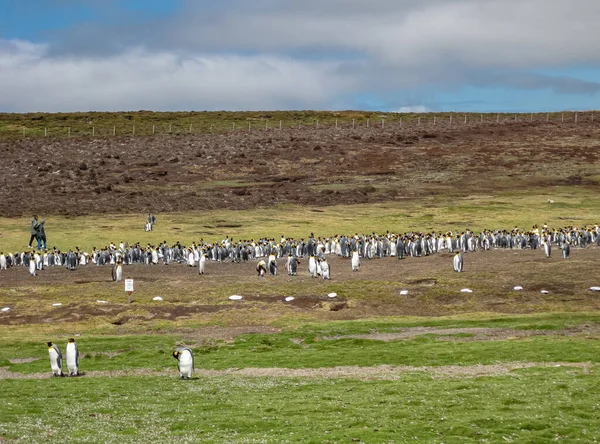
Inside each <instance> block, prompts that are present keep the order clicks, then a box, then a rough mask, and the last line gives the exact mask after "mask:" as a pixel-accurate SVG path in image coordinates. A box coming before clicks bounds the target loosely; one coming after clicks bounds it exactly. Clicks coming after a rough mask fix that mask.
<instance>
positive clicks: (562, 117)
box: [561, 113, 565, 122]
mask: <svg viewBox="0 0 600 444" xmlns="http://www.w3.org/2000/svg"><path fill="white" fill-rule="evenodd" d="M561 121H563V122H564V121H565V113H562V115H561Z"/></svg>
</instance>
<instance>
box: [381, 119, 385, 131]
mask: <svg viewBox="0 0 600 444" xmlns="http://www.w3.org/2000/svg"><path fill="white" fill-rule="evenodd" d="M384 126H385V119H381V129H383V127H384Z"/></svg>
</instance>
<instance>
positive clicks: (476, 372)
mask: <svg viewBox="0 0 600 444" xmlns="http://www.w3.org/2000/svg"><path fill="white" fill-rule="evenodd" d="M533 367H539V368H547V367H569V368H580V369H584V370H586V371H588V370H590V369H591V368H593V367H594V364H592V363H588V362H510V363H503V364H490V365H466V366H461V365H440V366H422V367H416V366H408V365H407V366H404V365H402V366H392V365H379V366H375V367H356V366H346V367H331V368H301V369H290V368H242V369H237V368H233V369H227V370H207V369H197V370H196V371H195V377H223V376H241V377H247V378H255V377H271V378H273V377H274V378H318V379H329V378H348V379H361V380H373V379H381V380H391V379H399V378H400V377H402V375H405V374H408V373H417V372H419V373H420V372H425V373H430V374H431V376H432V377H434V378H441V377H458V378H464V377H479V376H501V375H507V374H510V373H511V372H513V371H514V370H521V369H526V368H533ZM83 376H84V377H87V378H112V377H130V376H149V377H157V376H177V372H176V371H174V370H166V369H165V370H162V371H152V370H147V369H135V370H114V371H89V372H86V373H85V374H84V375H83ZM51 377H52V376H51V374H50V372H44V373H30V374H23V373H17V372H11V371H9V370H7V368H6V367H0V380H2V379H50V378H51Z"/></svg>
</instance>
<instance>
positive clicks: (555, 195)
mask: <svg viewBox="0 0 600 444" xmlns="http://www.w3.org/2000/svg"><path fill="white" fill-rule="evenodd" d="M549 198H552V199H551V200H553V201H554V203H552V204H550V203H548V199H549ZM599 206H600V196H599V195H598V193H596V192H595V190H593V189H586V188H582V187H567V186H556V187H552V189H544V188H540V189H528V190H524V191H522V192H515V191H511V192H505V193H498V194H497V195H494V196H490V195H477V194H474V195H470V196H467V197H464V196H463V197H452V196H451V195H450V196H448V195H444V196H429V197H425V198H422V199H412V200H407V201H406V202H390V203H382V204H360V205H354V206H352V209H351V211H349V208H348V206H347V205H339V206H328V207H312V208H306V207H300V206H293V205H280V206H274V207H265V208H257V209H254V210H251V211H235V210H211V211H210V212H201V211H198V212H186V213H179V214H178V213H169V214H158V215H157V218H158V219H157V221H158V223H157V225H156V226H155V230H154V231H152V232H147V233H146V232H144V231H143V226H144V223H145V222H146V216H147V214H137V215H134V214H113V215H102V216H93V215H91V216H84V217H62V216H52V215H50V216H47V217H46V216H45V215H40V218H45V220H46V225H45V226H46V234H47V236H48V244H49V248H50V247H53V246H56V247H57V248H59V249H61V250H65V249H68V248H74V247H75V246H78V247H79V248H80V249H83V250H85V251H90V250H91V249H92V247H94V246H95V247H98V248H101V247H103V246H106V245H108V244H109V243H110V242H114V243H116V244H118V243H119V242H121V241H127V242H129V243H134V242H140V243H141V244H142V245H146V244H148V243H149V244H153V245H155V244H158V243H160V242H162V241H163V240H166V241H167V243H173V242H176V241H180V242H182V243H183V244H185V245H189V244H191V243H192V242H193V241H198V240H200V239H204V240H206V241H209V242H215V241H218V242H220V241H221V240H222V239H224V238H225V237H226V236H229V237H230V238H232V239H234V240H237V239H260V238H262V237H269V238H270V237H272V238H275V239H279V238H280V237H281V235H285V236H286V237H295V238H306V237H307V236H308V235H309V234H310V233H311V232H314V233H315V235H317V236H323V237H326V236H333V235H334V234H341V233H345V234H347V235H353V234H354V233H371V232H373V231H375V232H378V233H385V231H386V230H389V231H390V232H393V233H403V232H407V231H416V232H427V231H432V230H435V231H442V232H445V231H448V230H454V231H457V230H458V231H463V230H465V229H466V228H470V229H471V230H476V231H479V230H483V229H495V228H499V229H512V228H514V226H515V225H517V226H519V227H520V228H521V229H530V228H531V226H532V225H534V224H537V225H540V226H541V225H543V224H544V223H547V224H548V226H550V227H556V228H558V227H565V226H570V225H574V226H585V225H587V224H589V225H594V224H596V223H598V222H599V220H600V218H599V217H598V211H597V209H598V207H599ZM299 215H301V217H299ZM30 220H31V217H28V218H0V251H5V252H8V251H13V252H14V251H22V250H23V249H24V248H25V247H26V243H27V242H28V240H29V223H30Z"/></svg>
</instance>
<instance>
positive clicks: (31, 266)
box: [29, 258, 36, 276]
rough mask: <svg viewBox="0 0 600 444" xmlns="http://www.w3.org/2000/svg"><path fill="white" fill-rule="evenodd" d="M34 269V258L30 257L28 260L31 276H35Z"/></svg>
mask: <svg viewBox="0 0 600 444" xmlns="http://www.w3.org/2000/svg"><path fill="white" fill-rule="evenodd" d="M35 270H36V267H35V260H34V259H33V258H31V259H30V260H29V274H30V275H32V276H35V275H36V272H35Z"/></svg>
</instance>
